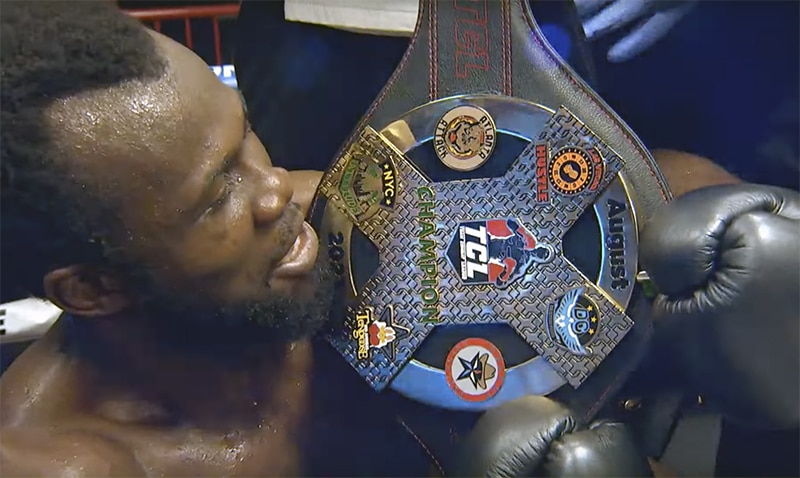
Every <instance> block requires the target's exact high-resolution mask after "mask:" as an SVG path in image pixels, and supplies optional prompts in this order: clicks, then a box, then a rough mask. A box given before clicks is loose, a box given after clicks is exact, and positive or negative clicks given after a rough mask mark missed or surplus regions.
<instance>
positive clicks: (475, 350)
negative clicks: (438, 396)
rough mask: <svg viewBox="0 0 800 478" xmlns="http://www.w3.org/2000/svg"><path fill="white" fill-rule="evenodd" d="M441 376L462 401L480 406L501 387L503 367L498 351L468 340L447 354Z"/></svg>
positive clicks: (478, 340) (458, 344)
mask: <svg viewBox="0 0 800 478" xmlns="http://www.w3.org/2000/svg"><path fill="white" fill-rule="evenodd" d="M445 375H447V383H448V385H450V388H451V389H453V391H454V392H456V395H458V396H459V397H461V398H462V399H463V400H466V401H468V402H483V401H485V400H488V399H490V398H492V397H493V396H494V395H495V394H496V393H497V391H498V390H500V387H502V386H503V380H504V379H505V376H506V365H505V362H504V361H503V356H502V355H501V354H500V350H498V349H497V347H495V346H494V345H493V344H492V343H491V342H489V341H488V340H484V339H479V338H469V339H465V340H462V341H461V342H459V343H457V344H456V345H455V347H453V348H452V349H451V350H450V353H448V354H447V360H446V361H445Z"/></svg>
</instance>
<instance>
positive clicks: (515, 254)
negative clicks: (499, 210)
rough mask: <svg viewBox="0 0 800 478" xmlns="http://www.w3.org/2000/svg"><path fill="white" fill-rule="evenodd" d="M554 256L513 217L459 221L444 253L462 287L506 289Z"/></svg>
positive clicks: (551, 251) (550, 247)
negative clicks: (488, 285)
mask: <svg viewBox="0 0 800 478" xmlns="http://www.w3.org/2000/svg"><path fill="white" fill-rule="evenodd" d="M554 255H555V253H554V251H553V247H552V246H551V245H549V244H545V243H543V242H540V241H539V240H538V239H537V238H536V236H534V235H533V233H531V232H530V231H529V230H528V229H527V228H526V227H525V226H523V225H522V223H520V222H519V221H517V220H516V219H513V218H504V219H485V220H477V221H469V222H462V223H460V224H459V225H458V230H457V231H456V233H455V234H454V235H453V240H452V242H451V243H450V246H449V247H448V250H447V256H448V259H449V260H450V263H451V264H452V265H453V267H454V268H455V269H456V272H457V274H458V275H459V277H460V278H461V281H462V282H464V283H465V284H493V285H495V286H497V287H499V288H505V287H507V286H508V285H509V284H512V283H513V282H515V281H516V280H518V279H519V278H521V277H524V276H525V274H528V273H530V272H531V271H532V270H533V268H534V267H535V266H536V264H542V263H545V262H550V261H551V260H552V259H553V257H554Z"/></svg>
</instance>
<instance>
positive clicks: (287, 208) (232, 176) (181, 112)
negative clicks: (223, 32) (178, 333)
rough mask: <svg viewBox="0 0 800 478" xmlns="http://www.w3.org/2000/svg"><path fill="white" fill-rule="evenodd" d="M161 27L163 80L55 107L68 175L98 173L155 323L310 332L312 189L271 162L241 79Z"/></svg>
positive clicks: (317, 303) (314, 272)
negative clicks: (253, 126)
mask: <svg viewBox="0 0 800 478" xmlns="http://www.w3.org/2000/svg"><path fill="white" fill-rule="evenodd" d="M153 36H154V38H155V39H156V42H157V45H158V48H159V50H160V51H161V52H162V54H163V55H164V56H165V57H166V58H167V59H168V62H169V69H168V74H167V75H166V77H165V78H164V79H163V80H160V81H157V82H152V83H148V84H141V83H132V84H128V85H123V86H120V87H114V88H112V89H107V90H102V91H96V92H90V93H88V94H84V95H80V96H78V97H73V98H69V99H67V100H63V101H60V102H59V103H58V104H56V105H54V106H53V107H52V108H51V110H50V115H49V119H50V121H51V125H50V126H51V130H52V131H53V134H54V135H55V140H56V142H57V144H60V145H63V146H62V149H63V151H62V152H63V156H64V157H66V158H68V160H69V161H70V168H71V169H70V170H71V171H75V177H74V178H75V179H76V180H78V181H81V182H85V183H87V184H89V185H91V186H93V187H94V186H96V187H97V189H99V194H100V195H101V197H103V198H108V201H109V205H110V206H111V207H112V208H113V209H114V212H115V213H116V214H117V215H118V217H119V222H120V223H121V224H122V225H123V226H124V227H123V228H124V229H125V230H124V231H123V232H122V234H120V236H119V237H114V238H106V240H107V241H108V242H110V243H112V244H113V245H115V246H118V247H119V249H120V251H121V252H122V256H123V257H124V262H126V263H128V264H129V267H131V266H130V264H133V267H132V270H131V272H133V273H134V274H132V275H141V276H142V277H144V280H140V281H139V282H137V287H138V288H139V290H138V293H139V294H140V295H141V296H142V298H143V299H145V300H144V303H145V304H146V307H147V309H148V310H147V312H148V315H150V316H153V315H155V316H157V320H156V322H164V321H165V320H166V321H168V322H169V323H170V324H175V323H181V324H182V325H181V326H184V325H186V324H187V323H188V324H193V323H194V324H197V325H198V326H199V325H200V324H212V325H213V326H214V327H221V326H227V327H231V328H236V327H240V326H242V327H243V330H248V331H251V329H252V325H253V324H254V323H260V324H262V325H263V324H266V325H268V327H266V329H270V330H277V331H279V332H284V333H286V334H287V335H289V336H292V337H297V336H299V335H303V334H305V333H307V332H310V331H311V330H312V329H314V328H315V327H316V326H318V325H319V323H320V322H321V321H322V319H323V318H324V316H325V311H326V310H327V304H328V302H329V297H328V295H329V294H330V292H329V291H330V288H329V287H327V284H328V281H327V280H326V271H325V270H324V269H323V268H322V267H320V266H319V264H321V263H320V262H319V261H318V254H317V252H318V246H319V244H318V238H317V236H316V234H315V233H314V231H313V230H312V229H311V227H310V226H309V225H308V224H307V223H305V222H304V221H303V219H304V216H305V213H306V209H307V207H308V204H307V203H308V199H307V198H308V191H303V190H300V189H298V184H297V180H296V179H293V178H292V176H291V175H290V174H289V173H288V172H287V171H286V170H284V169H281V168H276V167H273V166H272V163H271V161H270V158H269V155H268V154H267V152H266V151H265V149H264V147H263V145H262V144H261V142H260V141H259V139H258V138H257V137H256V136H255V134H253V132H252V131H250V129H249V125H248V122H247V120H246V117H245V111H244V107H243V103H242V101H241V99H240V96H239V94H238V92H236V91H235V90H233V89H231V88H229V87H227V86H225V85H223V84H222V83H221V82H220V81H219V80H218V79H217V78H216V77H215V76H214V74H213V73H212V72H211V71H210V70H209V68H208V66H207V65H205V64H204V63H203V61H202V60H201V59H200V58H198V57H197V56H195V55H194V53H192V52H191V51H189V50H188V49H186V48H185V47H183V46H182V45H179V44H177V43H175V42H173V41H171V40H169V39H167V38H166V37H164V36H162V35H158V34H155V33H154V34H153ZM305 186H306V189H308V181H307V180H306V181H305ZM222 328H223V329H224V328H225V327H222Z"/></svg>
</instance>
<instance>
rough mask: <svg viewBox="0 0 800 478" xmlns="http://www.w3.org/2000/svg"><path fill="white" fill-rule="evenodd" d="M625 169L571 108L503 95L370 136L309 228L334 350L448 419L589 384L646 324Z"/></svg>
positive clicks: (353, 148)
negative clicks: (635, 310) (634, 304)
mask: <svg viewBox="0 0 800 478" xmlns="http://www.w3.org/2000/svg"><path fill="white" fill-rule="evenodd" d="M482 115H483V116H482ZM465 117H469V118H468V119H464V118H465ZM481 118H484V119H481ZM459 125H460V126H459ZM466 126H470V127H473V128H476V129H475V130H472V131H470V132H469V134H466V133H465V134H466V136H464V137H461V139H464V140H465V141H464V142H463V143H462V146H464V147H461V146H459V148H460V149H458V148H455V147H454V144H448V139H447V136H448V134H447V133H448V131H449V130H457V131H459V132H463V131H462V130H461V129H459V128H463V127H466ZM495 127H496V128H497V130H496V131H495ZM490 133H491V136H490V135H489V134H490ZM470 135H473V136H470ZM457 136H458V135H457V134H456V135H455V136H453V135H450V136H449V138H450V140H452V141H451V143H453V142H455V141H456V140H458V139H459V138H458V137H457ZM501 136H502V138H503V139H502V144H500V145H498V146H497V148H496V149H492V148H493V147H494V144H495V142H496V141H499V138H500V137H501ZM475 138H477V139H476V140H475V142H470V141H472V140H473V139H475ZM481 138H482V139H483V141H484V143H480V141H478V140H481ZM489 138H491V143H489V142H488V139H489ZM467 140H469V141H467ZM476 145H478V146H481V147H480V148H478V147H477V146H476ZM481 148H483V149H481ZM451 149H453V150H454V151H451ZM465 151H469V152H470V154H472V153H474V152H475V151H477V152H478V154H477V155H475V156H474V157H472V159H469V158H467V159H462V158H463V157H466V154H465V153H464V152H465ZM481 151H483V154H481ZM462 153H464V154H462ZM489 153H491V154H489ZM456 154H460V155H461V156H462V158H459V157H457V156H456ZM443 157H444V158H448V161H452V162H453V163H454V164H456V165H457V166H463V165H464V164H463V163H459V162H460V161H472V160H475V161H476V162H475V163H473V164H472V165H471V166H470V167H471V168H474V169H472V170H470V171H466V170H465V171H459V170H456V169H455V168H453V167H450V166H448V165H447V163H446V161H443V160H442V158H443ZM483 161H485V163H482V165H483V167H479V166H476V165H477V164H481V162H483ZM622 165H623V163H622V160H621V158H619V156H617V155H616V154H615V153H614V152H613V151H612V150H611V149H610V148H608V147H607V146H606V145H604V144H603V143H602V141H600V140H599V139H598V137H596V136H593V133H591V132H590V131H587V130H586V128H585V127H584V126H583V124H582V123H581V122H580V121H579V120H578V119H577V118H576V117H574V116H573V115H572V113H570V112H569V111H568V110H566V109H560V110H557V111H553V110H548V109H545V108H544V107H541V106H539V105H536V104H532V103H528V102H524V101H520V100H516V99H513V98H505V97H498V96H494V95H475V96H465V97H454V98H450V99H446V100H442V101H436V102H432V103H429V104H427V105H424V106H422V107H419V108H416V109H414V110H412V111H410V112H408V113H407V114H406V115H404V116H402V117H400V118H399V119H397V120H395V121H394V122H392V123H390V124H388V125H386V126H384V127H383V129H381V130H380V131H377V130H375V129H373V128H372V127H371V126H365V127H364V128H363V129H362V130H360V131H359V132H358V133H357V135H356V137H355V138H354V140H353V141H352V143H350V144H349V145H348V146H347V147H346V148H345V149H344V150H343V152H342V154H341V156H340V157H339V158H338V159H337V161H336V163H335V164H334V165H332V166H331V169H330V170H329V171H328V173H327V174H326V175H325V176H324V177H323V179H322V182H321V184H320V189H319V193H318V196H317V199H316V201H315V205H314V208H313V210H312V213H311V217H310V219H311V221H312V224H314V226H315V228H316V229H317V230H318V231H319V235H320V239H321V240H322V241H323V250H327V255H328V258H329V260H330V264H331V268H332V270H333V272H334V273H335V276H336V284H335V287H336V291H337V292H336V294H335V299H336V301H335V303H334V304H333V305H332V307H331V315H332V322H333V324H334V326H332V327H331V330H330V333H329V335H328V340H329V342H330V343H331V344H332V345H333V346H334V347H335V348H336V349H337V350H338V351H339V352H340V353H341V354H342V355H343V357H345V359H346V360H347V361H348V362H349V363H350V365H352V366H353V367H354V368H355V369H356V371H357V372H358V373H359V374H361V375H362V377H363V378H364V379H365V380H366V381H367V382H368V383H369V384H370V385H371V386H372V387H373V388H374V389H375V390H379V391H380V390H383V389H385V388H387V387H389V388H392V389H393V390H395V391H397V392H399V393H400V394H402V395H404V396H406V397H408V398H411V399H414V400H418V401H421V402H423V403H428V404H431V405H435V406H439V407H443V408H449V409H455V410H486V409H488V408H491V407H494V406H496V405H498V404H500V403H503V402H505V401H507V400H512V399H515V398H518V397H521V396H525V395H547V394H551V393H556V392H557V391H560V390H561V389H562V388H564V390H565V391H564V393H567V390H568V388H567V387H569V389H574V388H578V387H580V386H581V384H582V383H583V382H584V381H585V380H586V379H587V378H588V377H589V376H590V375H591V374H593V372H594V371H595V370H596V369H597V367H598V366H600V365H601V362H603V361H604V360H605V357H606V356H607V355H608V354H609V353H611V352H612V350H614V349H615V347H616V346H617V344H618V343H620V341H621V340H622V339H623V338H624V337H625V336H626V335H627V333H628V332H629V331H630V330H632V327H633V321H632V320H631V319H630V317H628V316H627V314H626V310H627V308H628V305H629V303H630V301H631V297H632V294H633V289H634V277H635V276H636V267H637V260H636V258H637V255H638V252H637V251H638V242H637V228H636V218H635V215H634V208H633V204H632V202H631V200H630V197H629V196H628V193H627V189H626V187H625V184H624V180H623V177H622V175H621V174H620V172H621V169H622ZM465 169H466V168H465ZM555 176H557V177H558V178H559V179H558V180H556V179H554V177H555ZM562 177H563V179H562Z"/></svg>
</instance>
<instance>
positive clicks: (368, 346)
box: [352, 306, 410, 360]
mask: <svg viewBox="0 0 800 478" xmlns="http://www.w3.org/2000/svg"><path fill="white" fill-rule="evenodd" d="M353 319H354V320H353V322H354V323H353V324H352V325H353V327H352V335H353V338H354V339H355V340H356V343H357V346H356V348H357V352H356V354H357V356H358V358H359V360H369V359H371V358H372V351H373V350H380V351H382V352H383V353H384V354H386V355H387V356H388V357H389V358H390V359H391V360H394V358H395V355H396V354H397V342H398V341H400V340H401V339H403V338H405V337H406V336H408V334H409V333H410V331H409V330H408V329H407V328H405V327H401V326H399V325H396V324H394V309H393V308H392V307H391V306H388V307H386V308H385V309H384V310H383V312H382V313H381V316H380V317H379V318H377V319H376V318H375V309H374V308H373V307H369V306H366V307H361V308H359V309H358V311H357V312H356V314H355V316H354V317H353Z"/></svg>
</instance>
